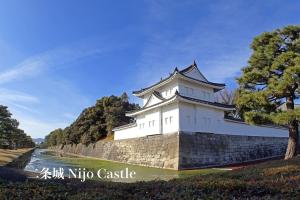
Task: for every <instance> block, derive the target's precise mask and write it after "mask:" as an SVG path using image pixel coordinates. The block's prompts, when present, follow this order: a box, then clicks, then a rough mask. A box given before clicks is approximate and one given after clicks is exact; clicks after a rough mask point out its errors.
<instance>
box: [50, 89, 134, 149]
mask: <svg viewBox="0 0 300 200" xmlns="http://www.w3.org/2000/svg"><path fill="white" fill-rule="evenodd" d="M138 108H139V105H138V104H134V103H129V101H128V95H127V94H126V93H123V94H122V95H121V96H114V95H112V96H109V97H102V98H101V99H99V100H97V102H96V104H95V105H94V106H91V107H89V108H86V109H84V110H83V111H82V112H81V114H80V115H79V117H78V118H77V119H76V120H75V121H74V122H73V123H72V124H71V125H70V126H68V127H66V128H64V129H56V130H54V131H52V132H51V133H49V135H47V136H46V137H45V142H44V143H45V144H46V146H55V145H60V144H62V145H65V144H78V143H82V144H86V145H88V144H90V143H95V142H97V141H98V140H100V139H103V138H105V137H106V136H109V135H112V134H113V132H112V129H113V128H114V127H117V126H121V125H125V124H127V123H130V122H131V118H129V117H126V116H125V113H126V112H127V111H131V110H135V109H138Z"/></svg>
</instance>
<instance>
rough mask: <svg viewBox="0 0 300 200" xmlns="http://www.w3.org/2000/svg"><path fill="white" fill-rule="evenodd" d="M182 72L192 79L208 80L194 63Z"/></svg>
mask: <svg viewBox="0 0 300 200" xmlns="http://www.w3.org/2000/svg"><path fill="white" fill-rule="evenodd" d="M183 74H184V75H186V76H188V77H191V78H193V79H197V80H200V81H204V82H208V81H207V79H206V78H205V76H204V75H203V74H202V73H201V72H200V71H199V69H198V68H197V66H196V65H193V67H192V68H190V69H189V70H188V71H185V72H183Z"/></svg>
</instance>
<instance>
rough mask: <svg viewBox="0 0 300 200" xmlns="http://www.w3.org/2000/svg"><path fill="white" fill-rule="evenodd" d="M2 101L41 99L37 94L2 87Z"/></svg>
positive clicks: (31, 101)
mask: <svg viewBox="0 0 300 200" xmlns="http://www.w3.org/2000/svg"><path fill="white" fill-rule="evenodd" d="M0 101H2V102H19V103H20V102H25V103H37V102H39V99H38V98H37V97H35V96H32V95H30V94H26V93H24V92H19V91H15V90H8V89H3V88H0Z"/></svg>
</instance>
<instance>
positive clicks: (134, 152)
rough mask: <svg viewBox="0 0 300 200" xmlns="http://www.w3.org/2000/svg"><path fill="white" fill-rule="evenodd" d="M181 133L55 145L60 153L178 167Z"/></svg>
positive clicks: (151, 165)
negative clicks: (86, 143) (87, 143)
mask: <svg viewBox="0 0 300 200" xmlns="http://www.w3.org/2000/svg"><path fill="white" fill-rule="evenodd" d="M178 137H179V136H178V134H171V135H154V136H146V137H141V138H134V139H125V140H117V141H99V142H97V143H95V144H90V145H88V146H85V145H83V144H77V145H65V146H62V147H57V148H54V150H57V151H59V152H61V153H69V154H78V155H82V156H89V157H95V158H99V159H103V160H111V161H117V162H123V163H129V164H136V165H142V166H149V167H159V168H167V169H178V160H179V158H178V152H179V149H178V145H179V140H178Z"/></svg>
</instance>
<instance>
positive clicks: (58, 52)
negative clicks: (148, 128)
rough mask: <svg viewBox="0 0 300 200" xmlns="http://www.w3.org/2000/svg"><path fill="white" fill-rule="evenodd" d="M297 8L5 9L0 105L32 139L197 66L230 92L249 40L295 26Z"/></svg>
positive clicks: (57, 3)
mask: <svg viewBox="0 0 300 200" xmlns="http://www.w3.org/2000/svg"><path fill="white" fill-rule="evenodd" d="M299 9H300V2H299V1H296V0H294V1H284V3H283V1H276V0H273V1H271V0H265V1H225V0H224V1H203V0H199V1H168V0H165V1H155V0H153V1H141V0H137V1H133V0H130V1H121V0H119V1H111V0H107V1H105V0H100V1H96V0H94V1H93V0H90V1H83V0H82V1H81V0H76V1H68V0H65V1H61V0H51V1H50V0H47V1H41V0H39V1H37V0H36V1H35V0H27V1H15V0H10V1H7V0H3V1H2V0H0V104H4V105H7V106H8V107H9V109H10V111H11V112H12V113H13V114H14V117H15V118H17V119H18V120H19V122H20V125H21V128H23V129H24V130H25V131H26V132H27V133H28V134H30V135H31V136H33V137H34V138H36V137H44V136H45V135H46V134H48V133H49V131H51V130H53V129H55V128H59V127H61V128H64V127H65V126H67V125H68V124H70V123H71V122H72V121H74V120H75V119H76V117H77V116H78V115H79V113H80V112H81V111H82V110H83V109H84V108H85V107H87V106H91V105H93V104H94V103H95V101H96V100H97V99H99V98H101V97H102V96H107V95H111V94H115V95H120V94H121V93H122V92H123V91H126V92H127V93H128V94H131V91H132V90H136V89H140V88H142V87H145V86H148V85H149V84H151V83H154V82H156V81H158V80H159V79H160V77H165V76H167V75H168V73H169V72H172V71H173V69H174V68H175V66H177V67H179V68H182V67H184V66H187V65H190V64H191V63H192V62H193V60H196V61H197V64H198V66H199V68H200V70H201V71H202V72H203V74H204V75H206V77H207V78H208V80H210V81H213V82H225V83H226V84H227V85H228V87H229V88H234V87H235V86H236V85H235V81H234V79H235V77H237V76H238V75H239V73H240V68H241V67H243V66H245V65H246V63H247V59H248V57H249V55H250V54H251V51H250V49H249V44H250V43H251V41H252V39H253V37H255V36H256V35H258V34H260V33H261V32H264V31H272V30H274V29H276V28H280V27H283V26H285V25H289V24H298V25H299V24H300V14H299ZM130 97H131V99H130V100H131V101H137V99H135V98H134V97H132V96H130Z"/></svg>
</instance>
